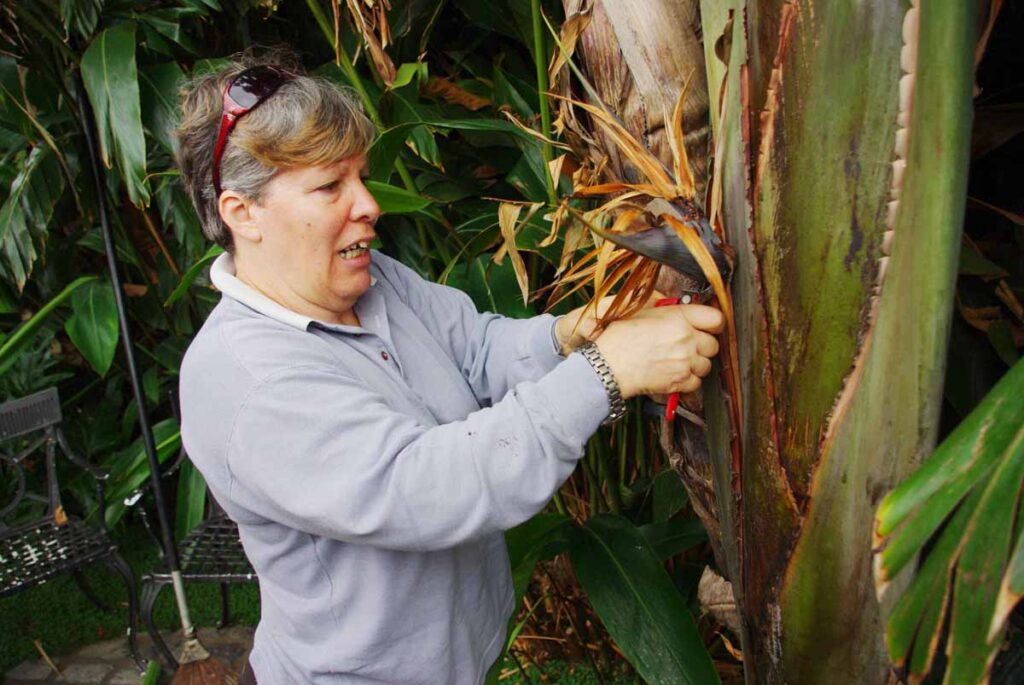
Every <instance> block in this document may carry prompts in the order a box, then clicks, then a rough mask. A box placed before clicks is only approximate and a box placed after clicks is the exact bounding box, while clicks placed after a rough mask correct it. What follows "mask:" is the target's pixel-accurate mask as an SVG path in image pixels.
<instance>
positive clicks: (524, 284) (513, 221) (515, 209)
mask: <svg viewBox="0 0 1024 685" xmlns="http://www.w3.org/2000/svg"><path fill="white" fill-rule="evenodd" d="M543 204H544V203H543V202H535V203H533V204H531V205H529V208H530V209H529V211H528V212H527V214H526V217H525V218H524V219H523V220H522V222H520V221H519V215H520V213H521V212H522V211H523V207H524V205H521V204H512V203H510V202H502V203H501V204H500V205H498V226H499V227H500V228H501V238H502V240H503V241H504V245H503V250H504V251H506V252H508V256H509V259H510V260H511V261H512V270H513V271H515V274H516V282H518V283H519V290H520V292H522V294H523V304H528V303H529V301H530V276H529V274H528V273H527V271H526V264H525V263H524V262H523V257H522V255H520V254H519V248H518V247H516V231H517V230H518V228H519V226H521V225H522V224H524V223H526V222H527V221H529V220H530V217H532V216H533V215H534V213H536V211H537V210H538V209H540V208H541V206H543ZM501 254H502V250H499V251H498V253H496V254H495V255H494V261H495V262H496V263H498V264H500V263H501V257H499V255H501Z"/></svg>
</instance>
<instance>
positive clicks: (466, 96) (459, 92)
mask: <svg viewBox="0 0 1024 685" xmlns="http://www.w3.org/2000/svg"><path fill="white" fill-rule="evenodd" d="M423 90H424V92H426V93H427V94H428V95H436V96H437V97H439V98H441V99H442V100H444V101H445V102H450V103H451V104H453V105H460V106H462V107H465V108H466V109H468V110H470V111H472V112H475V111H477V110H478V109H483V108H484V107H486V106H487V105H489V104H491V101H490V100H488V99H487V98H485V97H481V96H479V95H476V94H474V93H470V92H469V91H468V90H465V89H464V88H460V87H459V86H458V85H456V84H455V83H453V82H452V81H449V80H448V79H446V78H442V77H440V76H431V77H430V78H429V79H428V80H427V85H426V86H425V87H424V89H423Z"/></svg>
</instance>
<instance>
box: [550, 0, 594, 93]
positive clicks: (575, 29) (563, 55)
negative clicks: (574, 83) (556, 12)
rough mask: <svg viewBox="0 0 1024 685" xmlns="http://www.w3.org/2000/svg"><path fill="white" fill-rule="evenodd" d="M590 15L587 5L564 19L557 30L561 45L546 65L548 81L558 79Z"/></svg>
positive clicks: (588, 21) (573, 51)
mask: <svg viewBox="0 0 1024 685" xmlns="http://www.w3.org/2000/svg"><path fill="white" fill-rule="evenodd" d="M591 16H592V15H591V13H590V8H589V7H588V8H586V9H584V10H583V11H581V12H577V13H575V14H572V15H570V16H569V17H568V18H567V19H566V20H565V23H563V24H562V29H561V31H559V33H560V34H561V41H562V47H561V49H559V50H555V51H554V54H553V55H552V56H551V64H550V66H549V67H548V83H554V82H555V81H556V80H557V79H558V75H559V73H560V72H561V71H562V69H564V68H565V67H566V65H567V64H568V62H569V59H570V58H571V57H572V56H573V54H574V53H575V52H576V41H578V40H579V37H580V34H581V33H583V30H584V29H585V28H587V26H588V25H589V24H590V19H591Z"/></svg>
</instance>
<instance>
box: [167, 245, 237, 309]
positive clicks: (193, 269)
mask: <svg viewBox="0 0 1024 685" xmlns="http://www.w3.org/2000/svg"><path fill="white" fill-rule="evenodd" d="M223 252H224V248H223V247H221V246H220V245H211V246H210V249H208V250H207V251H206V254H204V255H203V256H202V257H200V258H199V261H197V262H196V263H195V264H193V265H192V266H190V267H189V269H188V271H186V272H185V275H184V276H182V277H181V281H180V282H179V283H178V285H177V287H175V288H174V292H172V293H171V294H170V295H169V296H168V298H167V301H166V302H164V306H165V307H169V306H171V305H172V304H174V303H175V302H177V301H178V300H179V299H180V298H181V296H182V295H184V294H185V293H186V292H188V289H189V287H191V285H192V283H193V282H195V280H196V278H197V277H198V276H199V274H200V273H201V272H202V271H203V269H205V268H206V266H207V265H208V264H210V263H211V262H213V260H214V259H216V258H217V257H219V256H220V255H221V254H222V253H223Z"/></svg>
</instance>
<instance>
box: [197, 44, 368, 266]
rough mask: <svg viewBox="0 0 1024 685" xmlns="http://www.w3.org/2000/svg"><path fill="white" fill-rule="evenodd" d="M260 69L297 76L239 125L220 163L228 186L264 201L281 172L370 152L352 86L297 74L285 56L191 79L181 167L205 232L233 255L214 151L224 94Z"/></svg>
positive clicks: (241, 62)
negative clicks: (221, 206)
mask: <svg viewBox="0 0 1024 685" xmlns="http://www.w3.org/2000/svg"><path fill="white" fill-rule="evenodd" d="M282 62H283V63H282ZM257 64H272V65H274V66H278V67H281V68H284V69H287V70H288V71H290V72H292V73H295V74H296V76H295V78H293V79H291V80H289V81H286V82H285V83H284V84H283V85H282V86H281V87H280V89H279V90H278V91H277V92H276V93H274V94H273V95H272V96H270V97H269V98H267V100H266V101H265V102H263V103H261V104H260V106H259V107H258V108H256V109H254V110H253V111H252V112H251V113H250V114H247V115H245V117H244V118H242V119H240V120H239V121H238V124H237V125H236V126H235V128H234V130H233V131H232V132H231V136H230V137H229V138H228V142H227V144H226V145H225V147H224V152H223V155H222V158H221V168H220V180H221V186H222V187H223V188H230V189H232V190H234V191H237V192H239V193H241V194H242V195H245V196H246V197H249V198H252V199H253V200H255V201H256V202H259V201H260V194H261V193H262V192H263V190H264V188H265V187H266V185H267V183H269V182H270V180H271V179H272V178H274V176H275V175H276V174H277V173H278V172H280V171H283V170H287V169H292V168H296V167H301V166H317V165H319V164H328V163H331V162H336V161H338V160H341V159H345V158H346V157H351V156H352V155H357V154H362V153H365V152H366V151H367V150H368V149H369V147H370V143H371V142H372V141H373V137H374V127H373V124H372V123H371V122H370V120H369V119H368V118H367V117H366V114H364V113H363V109H362V107H361V106H360V104H359V101H358V100H357V98H356V96H355V94H354V93H353V92H352V91H351V90H350V89H348V88H343V87H340V86H338V85H336V84H334V83H332V82H330V81H328V80H326V79H323V78H319V77H311V76H305V75H301V74H299V73H298V72H297V67H296V65H295V64H293V63H289V62H288V60H287V56H286V57H285V58H281V57H280V56H279V55H278V56H273V57H271V58H269V59H268V58H266V57H265V58H263V59H256V58H253V57H252V56H250V55H244V56H242V57H240V58H238V59H237V60H234V61H232V63H231V64H230V65H229V66H227V67H225V68H223V69H220V70H218V71H216V72H213V73H209V74H205V75H202V76H199V77H197V78H195V79H193V80H192V81H191V83H189V84H188V85H187V86H186V88H185V89H184V90H183V91H182V98H181V111H182V120H181V125H180V126H179V127H178V129H177V137H178V167H179V169H180V170H181V177H182V181H183V182H184V184H185V189H186V190H187V191H188V194H189V196H190V197H191V198H192V203H193V204H194V205H195V208H196V212H197V213H198V215H199V221H200V223H201V224H202V227H203V233H204V234H205V235H206V237H207V238H209V239H210V240H212V241H214V242H216V243H217V244H218V245H220V246H221V247H223V248H224V249H226V250H228V251H232V250H233V248H234V242H233V240H232V236H231V231H230V229H229V228H228V227H227V226H226V225H225V224H224V221H223V220H222V219H221V218H220V212H219V210H218V207H217V205H218V200H219V198H218V197H217V196H216V192H215V191H214V189H213V153H214V148H215V147H216V143H217V133H218V131H219V130H220V120H221V107H222V98H223V93H224V89H225V88H226V87H227V84H229V83H230V82H231V80H232V79H234V78H235V77H236V76H237V75H238V74H240V73H241V72H242V71H244V70H246V69H248V68H250V67H252V66H255V65H257Z"/></svg>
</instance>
